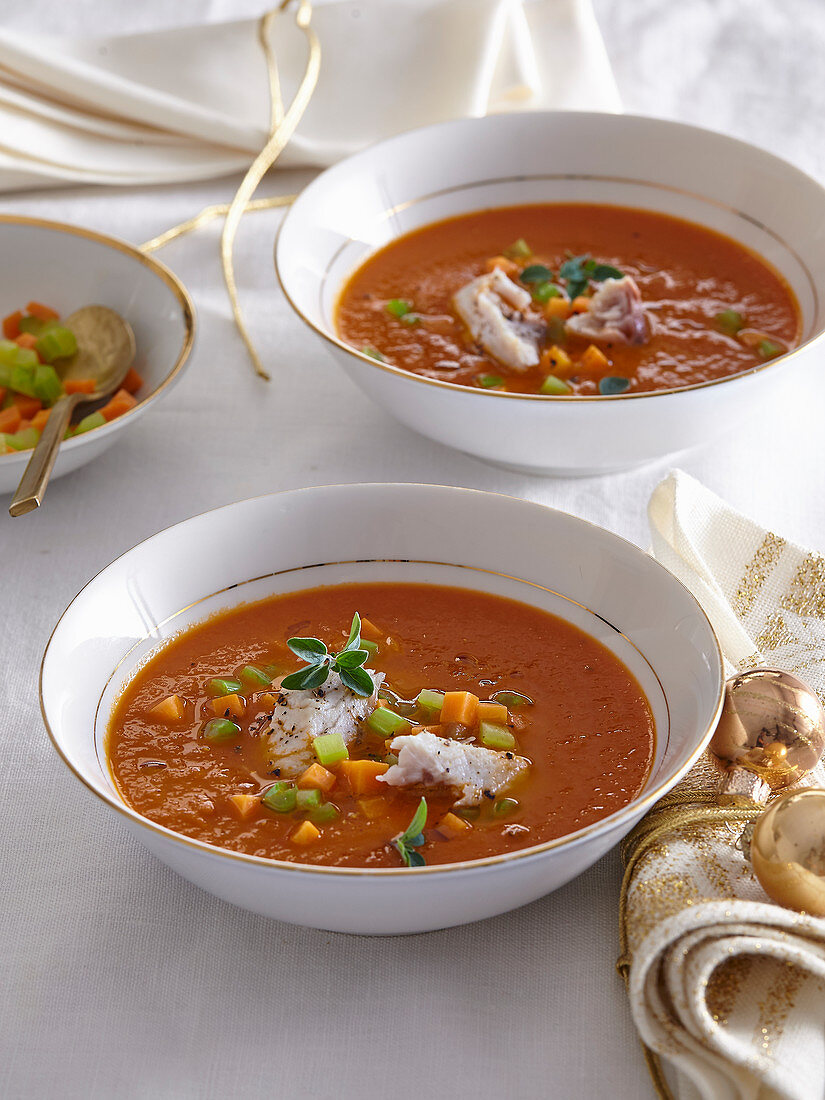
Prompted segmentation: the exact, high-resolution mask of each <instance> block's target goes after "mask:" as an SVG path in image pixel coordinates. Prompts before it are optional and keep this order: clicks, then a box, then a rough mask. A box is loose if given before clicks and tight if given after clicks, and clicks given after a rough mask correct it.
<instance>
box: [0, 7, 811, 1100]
mask: <svg viewBox="0 0 825 1100" xmlns="http://www.w3.org/2000/svg"><path fill="white" fill-rule="evenodd" d="M258 11H260V6H259V4H257V3H253V2H252V0H242V2H241V0H211V2H209V0H179V2H178V3H177V4H174V5H169V4H166V5H163V4H161V3H160V2H159V0H152V2H149V0H147V2H145V3H143V4H126V3H125V2H123V0H119V2H117V3H115V2H109V3H104V0H96V2H94V3H89V4H88V5H85V6H84V7H83V8H82V9H81V8H80V6H79V5H68V4H58V3H56V0H51V2H50V0H30V2H29V3H27V4H26V5H18V6H16V7H15V8H14V9H13V10H9V8H8V6H7V9H6V10H5V11H4V13H3V19H4V22H5V23H6V24H7V25H9V26H14V27H17V28H18V29H29V30H31V31H33V32H34V31H38V30H40V31H46V32H48V31H52V32H54V33H68V32H72V33H74V32H76V33H84V32H88V33H91V32H92V31H94V32H95V33H100V34H102V33H116V32H124V33H125V32H127V31H129V30H138V29H148V28H150V27H153V26H160V25H163V24H164V23H166V24H170V23H172V22H184V21H187V20H196V19H198V18H220V17H223V18H227V17H230V16H231V17H233V18H234V17H240V16H241V15H244V14H255V13H257V12H258ZM597 12H598V14H599V16H600V18H601V21H602V26H603V29H604V32H605V36H606V39H607V45H608V50H609V52H610V54H611V58H612V60H613V62H614V64H615V67H616V74H617V77H618V81H619V85H620V88H621V91H622V95H623V97H624V101H625V104H626V106H627V109H628V110H636V111H639V112H647V113H659V114H668V115H671V116H674V117H679V118H683V119H687V120H690V121H694V122H698V123H701V124H704V125H708V126H711V127H714V128H717V129H722V130H727V131H729V132H733V133H736V134H739V135H741V136H744V137H747V138H749V139H751V140H753V141H756V142H757V143H761V144H763V145H765V146H768V147H770V148H772V149H774V150H775V151H777V152H779V153H781V154H783V155H785V156H787V157H789V158H790V159H791V160H793V161H794V162H796V163H797V164H799V165H800V166H801V167H803V168H806V169H807V170H809V171H811V172H813V173H814V174H819V175H820V176H825V147H823V146H822V143H821V140H820V135H819V133H818V127H819V126H820V120H821V117H822V111H823V108H825V92H824V91H823V89H822V86H821V79H820V77H821V56H822V49H823V46H824V45H825V7H823V5H822V4H821V3H820V2H819V0H796V3H795V4H793V5H788V6H785V5H776V4H771V3H769V0H762V2H760V3H759V4H755V3H751V4H745V3H744V2H743V0H717V3H715V4H714V5H709V4H707V3H705V2H703V0H685V2H683V3H682V4H679V5H675V4H667V3H664V2H663V0H635V2H634V3H633V4H627V3H622V2H621V0H598V2H597ZM305 178H307V177H301V176H299V175H296V174H294V173H292V174H289V175H288V176H282V177H280V178H279V179H278V180H277V181H276V182H275V184H274V185H270V186H269V191H270V192H271V193H274V192H275V191H276V190H278V189H282V190H284V191H286V190H291V189H294V188H297V187H299V186H300V184H301V183H302V180H303V179H305ZM232 190H233V187H232V182H231V181H224V182H217V183H212V184H205V185H198V186H187V187H182V188H157V189H153V190H151V191H124V192H105V193H104V192H98V193H96V192H94V191H92V190H88V191H80V190H77V191H73V192H68V191H64V192H53V193H48V192H45V193H41V194H39V195H33V196H30V197H13V196H11V197H5V198H4V199H3V201H2V203H0V209H2V210H3V211H9V212H19V213H28V214H35V215H41V216H46V217H54V218H58V219H63V220H68V221H73V222H78V223H81V224H85V225H88V226H90V227H93V228H97V229H100V230H103V231H105V232H111V233H114V234H116V235H120V236H122V237H125V238H126V239H128V240H131V241H135V242H140V241H142V240H144V239H146V238H148V237H150V236H152V235H154V234H155V233H156V232H158V231H160V230H162V229H163V228H165V227H167V226H169V225H171V224H174V223H176V222H178V221H180V220H182V219H184V218H186V217H188V216H189V215H190V214H192V213H193V212H194V211H196V210H198V209H199V208H200V207H201V206H203V205H205V204H207V203H210V202H215V201H220V200H223V199H226V198H227V197H229V196H230V194H231V193H232ZM777 201H781V197H780V196H777ZM278 220H279V215H278V214H274V213H273V214H256V215H253V216H251V217H249V218H248V219H247V220H246V221H245V224H244V225H243V227H242V229H241V233H240V235H239V240H238V249H237V259H238V263H237V267H238V282H239V287H240V292H241V296H242V299H243V303H244V307H245V310H246V316H247V320H248V322H249V326H250V329H251V331H252V333H253V334H254V337H255V339H256V341H257V342H258V345H259V348H260V350H261V352H262V354H263V358H264V361H265V363H266V364H267V365H268V366H269V367H270V368H271V370H272V373H273V377H274V380H273V382H272V383H271V384H270V385H269V386H265V385H264V384H263V383H261V382H260V381H258V380H257V379H256V378H255V377H254V376H253V374H252V371H251V370H250V369H249V367H248V364H247V362H246V360H245V358H244V354H243V350H242V347H241V344H240V341H239V339H238V337H237V334H236V332H235V330H234V328H233V326H232V322H231V317H230V312H229V307H228V304H227V300H226V296H225V293H224V290H223V286H222V283H221V277H220V269H219V264H218V259H217V239H218V227H217V226H213V227H212V228H210V229H207V230H205V231H203V232H201V233H199V234H198V235H196V236H193V237H189V238H186V239H183V240H181V241H179V242H176V243H175V244H173V245H172V246H170V247H169V248H168V249H165V250H164V252H163V253H161V254H160V255H161V257H162V258H163V259H164V261H165V262H167V263H168V264H169V265H170V266H171V267H172V268H173V269H174V270H175V271H176V272H177V273H178V274H179V275H180V276H181V277H182V279H183V280H184V282H185V283H186V284H187V286H188V287H189V289H190V291H191V292H192V294H193V297H194V299H195V302H196V304H197V308H198V314H199V337H198V343H197V348H196V350H195V353H194V355H193V359H192V364H191V367H190V369H189V372H188V373H187V375H186V377H185V378H184V380H183V381H182V383H181V384H180V386H179V387H178V388H177V389H176V390H175V391H174V392H173V393H172V394H171V396H169V398H168V399H167V400H165V401H164V402H163V403H162V404H161V405H160V406H159V407H158V408H157V410H156V411H155V412H154V413H153V415H151V416H148V417H146V418H144V419H143V420H141V421H140V422H139V423H138V424H137V425H136V426H135V427H134V428H133V429H132V431H131V432H130V433H127V434H126V435H125V436H124V438H123V441H122V442H121V443H119V444H118V445H117V446H116V447H115V448H114V449H112V450H111V451H110V452H109V453H108V454H107V455H106V456H105V458H104V459H102V460H101V461H98V462H97V463H96V464H94V465H92V466H89V467H87V468H85V469H83V470H82V471H80V472H79V473H77V474H75V475H72V476H69V477H67V478H65V479H62V480H60V481H58V482H56V483H55V484H54V485H53V486H52V487H51V489H50V490H49V494H48V499H47V502H46V505H45V507H44V508H43V509H42V510H41V512H40V513H37V514H33V515H31V516H29V517H27V518H25V519H22V520H16V521H11V520H10V519H9V518H8V516H7V515H6V513H5V504H4V505H3V511H2V515H0V551H1V552H2V562H3V566H2V570H3V572H2V577H3V584H2V595H3V614H2V629H0V684H2V700H3V708H2V714H3V718H2V722H0V744H1V745H2V756H1V757H0V760H2V765H1V766H0V828H1V829H2V857H0V858H2V864H0V868H1V869H2V879H0V886H1V888H0V989H2V996H0V1095H2V1096H4V1097H10V1098H11V1097H34V1096H42V1097H57V1096H59V1097H63V1098H67V1100H72V1098H85V1097H93V1098H108V1097H129V1098H132V1097H134V1098H144V1097H145V1098H150V1097H151V1098H153V1100H155V1098H163V1100H166V1098H179V1097H180V1098H190V1097H191V1098H198V1100H200V1098H213V1097H215V1098H225V1097H240V1098H246V1097H257V1096H269V1095H279V1096H288V1097H312V1098H316V1097H318V1098H323V1100H327V1098H329V1100H333V1098H338V1097H344V1098H350V1097H352V1098H355V1097H357V1098H359V1100H372V1098H377V1097H380V1096H383V1095H385V1094H386V1093H391V1094H392V1095H393V1096H394V1097H395V1098H396V1100H413V1098H415V1100H417V1098H418V1097H420V1096H451V1097H455V1098H458V1100H462V1098H465V1097H466V1098H470V1097H473V1098H477V1100H485V1098H488V1097H489V1098H493V1097H496V1098H501V1097H507V1098H508V1100H509V1098H522V1097H524V1098H527V1097H530V1098H532V1097H536V1096H543V1095H547V1096H553V1097H556V1096H558V1097H562V1096H563V1097H571V1098H579V1097H581V1098H590V1097H595V1096H607V1095H610V1096H615V1097H620V1098H630V1097H634V1098H635V1097H645V1096H650V1095H652V1089H651V1086H650V1084H649V1081H648V1078H647V1074H646V1070H645V1067H644V1063H643V1060H642V1056H641V1053H640V1050H639V1047H638V1043H637V1040H636V1036H635V1033H634V1031H633V1028H632V1025H631V1022H630V1017H629V1013H628V1010H627V1005H626V1000H625V993H624V989H623V987H622V985H621V982H620V980H619V978H618V977H617V976H616V974H615V971H614V969H613V965H614V961H615V957H616V954H617V950H618V948H617V939H616V899H617V897H618V888H619V880H620V866H619V859H618V854H617V853H612V854H611V855H609V856H607V857H606V858H605V859H603V860H602V861H601V862H600V863H599V864H598V865H597V866H595V867H594V868H593V869H592V870H591V871H589V872H588V873H587V874H585V875H583V876H582V877H581V878H579V879H578V880H577V881H575V882H573V883H571V884H570V885H569V886H567V887H566V888H564V889H562V890H560V891H558V892H557V893H555V894H553V895H552V896H550V897H548V898H546V899H544V900H543V901H539V902H536V903H535V904H533V905H530V906H528V907H526V908H524V909H522V910H520V911H518V912H516V913H512V914H509V915H506V916H503V917H499V918H497V919H495V920H491V921H487V922H485V923H481V924H476V925H472V926H468V927H465V928H458V929H453V930H448V931H444V932H437V933H431V934H428V935H424V936H418V937H405V938H399V939H379V940H372V939H366V938H356V937H348V936H337V935H332V934H326V933H323V932H315V931H308V930H303V929H299V928H294V927H290V926H286V925H281V924H277V923H274V922H272V921H268V920H264V919H262V918H259V917H256V916H253V915H251V914H248V913H246V912H243V911H241V910H239V909H235V908H233V907H231V906H229V905H226V904H224V903H223V902H220V901H217V900H215V899H213V898H211V897H210V896H208V895H206V894H203V893H201V892H200V891H198V890H197V889H195V888H194V887H192V886H190V885H188V884H187V883H186V882H184V881H183V880H181V879H179V878H178V877H176V876H175V875H174V874H173V873H172V872H171V871H168V870H167V869H166V868H165V867H163V866H161V865H160V864H158V863H156V862H155V861H154V859H153V858H152V857H150V856H149V855H148V854H147V853H146V852H144V851H143V849H142V848H140V847H139V846H138V844H137V843H136V842H134V841H133V840H132V839H130V838H129V837H127V836H126V834H125V832H124V831H123V829H122V826H121V824H120V822H119V821H117V820H116V819H115V817H114V815H112V814H111V813H110V812H109V811H107V810H106V809H105V808H104V807H103V806H102V805H100V804H99V803H97V802H96V801H95V800H94V799H93V798H92V796H90V795H89V794H87V792H86V791H85V790H84V789H83V788H82V787H81V786H80V784H79V783H78V782H77V781H76V780H75V779H74V778H73V777H72V776H71V775H70V774H69V773H68V771H67V770H66V769H65V767H64V766H63V765H62V764H61V763H60V761H59V760H58V759H57V757H56V755H55V753H54V752H53V750H52V749H51V747H50V745H49V743H48V741H47V738H46V735H45V732H44V730H43V727H42V723H41V720H40V714H39V709H38V703H37V683H36V679H37V668H38V664H39V660H40V655H41V652H42V650H43V647H44V645H45V643H46V640H47V638H48V636H49V633H50V631H51V629H52V627H53V625H54V623H55V621H56V619H57V617H58V615H59V614H60V612H61V611H62V610H63V608H64V607H65V605H66V604H67V603H68V602H69V600H70V599H71V598H72V597H73V596H74V594H75V593H76V591H77V590H78V589H79V588H80V587H81V586H82V585H83V584H84V583H85V582H86V581H87V580H88V579H89V578H90V577H91V576H92V575H93V574H94V573H96V572H97V571H98V570H99V569H101V568H102V567H103V566H105V565H106V564H107V563H108V562H109V561H111V560H112V558H114V557H116V556H117V555H118V554H120V553H122V552H123V551H125V550H127V549H128V548H129V547H130V546H132V545H133V544H134V543H136V542H138V541H139V540H141V539H143V538H145V537H147V536H148V535H150V534H152V533H153V532H154V531H156V530H158V529H159V528H161V527H164V526H167V525H168V524H171V523H173V522H175V521H177V520H180V519H183V518H185V517H187V516H191V515H194V514H195V513H198V512H201V511H203V510H204V509H208V508H212V507H215V506H217V505H221V504H224V503H226V502H228V501H231V500H235V499H237V498H239V497H244V496H250V495H254V494H258V493H265V492H272V491H276V490H279V489H286V488H293V487H295V486H301V485H308V484H322V483H329V482H338V481H340V482H354V481H368V480H392V479H396V480H404V481H419V482H443V483H449V484H454V485H465V486H471V487H474V488H482V489H491V490H495V491H498V492H504V493H512V494H517V495H522V496H527V497H530V498H533V499H535V500H538V501H542V502H544V503H546V504H550V505H553V506H555V507H558V508H562V509H565V510H567V511H571V512H574V513H575V514H577V515H580V516H583V517H585V518H587V519H590V520H593V521H595V522H597V523H600V524H603V525H604V526H606V527H608V528H610V529H611V530H614V531H616V532H618V533H619V534H622V535H624V536H626V537H628V538H630V539H632V540H633V541H635V542H636V543H638V544H639V545H642V546H645V545H647V542H648V535H647V526H646V520H645V506H646V503H647V498H648V496H649V494H650V491H651V489H652V488H653V486H654V485H655V484H656V483H657V481H659V479H660V478H661V477H662V476H663V475H664V474H665V473H666V472H667V470H668V469H669V468H670V466H671V465H672V462H671V461H669V460H665V461H662V462H660V463H657V464H655V465H653V466H649V467H647V468H645V469H642V470H638V471H635V472H632V473H629V474H625V475H622V476H619V477H612V478H601V479H588V480H579V481H575V480H569V481H544V480H540V479H533V478H528V477H524V476H520V475H515V474H511V473H505V472H503V471H500V470H497V469H494V468H492V467H488V466H485V465H483V464H482V463H480V462H477V461H475V460H473V459H470V458H467V457H464V456H462V455H459V454H455V453H453V452H451V451H449V450H447V449H445V448H441V447H438V446H436V445H435V444H432V443H430V442H427V441H425V440H423V439H420V438H418V437H417V436H415V435H413V434H412V433H411V432H409V431H407V430H406V429H404V428H402V427H400V426H398V425H397V424H395V423H393V422H391V421H389V420H387V419H386V418H385V417H384V416H383V415H380V414H379V413H378V412H377V410H376V409H375V408H374V407H373V406H372V405H371V404H370V403H369V402H368V401H367V400H366V399H365V398H363V397H362V396H361V394H360V392H359V391H357V390H356V389H355V388H354V387H353V386H352V385H351V384H350V383H349V382H348V380H347V379H346V378H345V377H344V376H343V375H342V374H340V373H339V372H338V370H337V369H336V368H335V367H334V365H333V364H332V362H331V360H329V359H328V357H327V352H326V351H325V350H324V349H323V348H322V347H321V346H320V344H319V342H318V341H317V340H315V339H313V338H312V336H311V334H309V333H308V332H307V331H305V330H304V328H303V327H302V325H301V324H300V322H299V321H298V320H297V319H296V318H295V317H294V315H292V313H291V312H290V310H289V308H288V307H287V306H286V304H285V303H284V301H283V300H282V299H281V297H280V295H279V292H278V289H277V286H276V283H275V277H274V273H273V267H272V243H273V235H274V232H275V229H276V227H277V224H278ZM823 365H824V366H825V364H823ZM809 385H810V382H809ZM310 412H311V416H310V415H309V413H310ZM823 413H825V399H824V398H823V392H822V388H821V387H820V388H819V389H814V390H808V391H806V392H804V393H802V392H800V393H799V394H798V395H796V396H794V395H793V394H789V395H787V396H784V397H780V398H778V399H777V402H776V404H775V405H774V406H773V407H772V408H768V409H766V410H765V413H764V414H763V416H762V418H761V419H760V420H759V421H757V422H753V423H751V424H750V425H747V426H745V427H744V428H742V429H738V430H736V431H732V432H731V433H730V435H729V436H728V437H727V438H726V439H723V440H722V441H720V442H719V443H716V444H714V445H713V446H712V447H708V448H707V449H705V450H704V451H699V452H696V453H695V454H691V455H689V456H684V457H681V458H680V459H679V464H680V465H681V466H682V467H683V468H684V469H686V470H688V471H689V472H690V473H692V474H694V475H695V476H696V477H698V478H699V479H701V480H702V481H704V482H705V483H706V484H707V485H708V486H709V487H710V488H712V489H713V490H714V491H716V492H718V493H720V494H721V495H723V496H724V497H726V498H727V499H728V500H729V501H730V502H731V503H732V504H733V505H734V506H735V507H737V508H739V509H741V510H743V511H745V512H749V513H751V514H753V515H754V516H755V517H756V518H758V519H759V520H760V521H761V522H763V523H764V524H766V525H767V526H769V527H771V528H772V529H774V530H780V531H783V532H784V533H786V534H787V535H788V536H789V537H790V538H793V539H796V540H798V541H799V542H802V543H806V544H809V545H811V546H814V547H817V548H819V549H825V494H823V492H822V485H823V474H822V469H823V464H822V443H821V439H822V423H823ZM239 537H241V538H242V537H243V533H242V532H239Z"/></svg>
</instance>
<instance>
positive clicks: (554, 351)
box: [541, 344, 573, 375]
mask: <svg viewBox="0 0 825 1100" xmlns="http://www.w3.org/2000/svg"><path fill="white" fill-rule="evenodd" d="M541 367H542V370H546V371H549V372H550V373H551V374H557V375H562V374H566V373H567V372H568V371H569V370H571V369H572V367H573V360H572V359H571V358H570V356H569V355H568V354H567V352H566V351H565V350H564V348H560V347H558V346H557V345H556V344H553V346H552V347H551V348H548V349H547V350H546V351H543V352H542V353H541Z"/></svg>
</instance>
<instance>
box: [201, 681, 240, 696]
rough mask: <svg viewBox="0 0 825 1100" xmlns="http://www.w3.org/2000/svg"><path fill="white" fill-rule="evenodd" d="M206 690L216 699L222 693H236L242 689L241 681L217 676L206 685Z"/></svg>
mask: <svg viewBox="0 0 825 1100" xmlns="http://www.w3.org/2000/svg"><path fill="white" fill-rule="evenodd" d="M206 690H207V691H208V692H209V694H210V695H213V696H214V697H215V698H216V699H217V698H220V697H221V696H222V695H236V694H237V693H238V692H239V691H240V690H241V681H240V680H233V679H231V678H226V679H224V677H222V676H216V677H215V678H214V679H213V680H210V681H209V683H208V684H207V685H206Z"/></svg>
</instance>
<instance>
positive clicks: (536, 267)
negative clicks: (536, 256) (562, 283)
mask: <svg viewBox="0 0 825 1100" xmlns="http://www.w3.org/2000/svg"><path fill="white" fill-rule="evenodd" d="M519 278H520V279H521V281H522V282H523V283H547V282H549V281H550V280H551V279H552V278H553V272H552V271H551V270H550V268H549V267H545V266H544V264H530V266H529V267H525V269H524V271H522V273H521V275H519Z"/></svg>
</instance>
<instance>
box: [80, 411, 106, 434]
mask: <svg viewBox="0 0 825 1100" xmlns="http://www.w3.org/2000/svg"><path fill="white" fill-rule="evenodd" d="M105 423H106V417H105V416H104V415H103V413H101V412H94V413H89V415H88V416H84V417H83V419H82V420H81V421H80V423H79V424H78V425H77V427H76V428H75V430H74V434H75V435H83V433H84V432H90V431H91V430H92V428H102V427H103V425H104V424H105Z"/></svg>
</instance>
